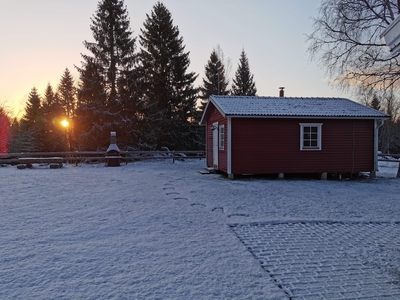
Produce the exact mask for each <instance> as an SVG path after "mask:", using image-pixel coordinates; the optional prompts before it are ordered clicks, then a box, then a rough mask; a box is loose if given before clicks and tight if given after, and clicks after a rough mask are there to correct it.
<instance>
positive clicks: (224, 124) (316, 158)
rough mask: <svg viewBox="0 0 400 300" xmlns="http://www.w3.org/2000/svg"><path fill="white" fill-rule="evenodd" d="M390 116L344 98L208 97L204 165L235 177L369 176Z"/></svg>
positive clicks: (374, 170)
mask: <svg viewBox="0 0 400 300" xmlns="http://www.w3.org/2000/svg"><path fill="white" fill-rule="evenodd" d="M389 117H390V116H389V115H387V114H384V113H382V112H380V111H377V110H374V109H372V108H369V107H367V106H364V105H362V104H359V103H356V102H353V101H351V100H348V99H343V98H295V97H257V96H254V97H247V96H214V95H213V96H211V97H210V99H209V101H208V103H207V105H206V107H205V110H204V113H203V116H202V119H201V124H203V125H205V127H206V154H207V166H208V167H213V168H215V169H216V170H219V171H222V172H225V173H227V174H228V175H229V178H233V177H234V174H238V175H239V174H279V175H280V176H283V174H285V173H319V174H321V175H322V178H326V176H327V174H328V173H337V174H342V173H358V172H371V175H372V176H374V175H375V172H376V171H377V169H378V161H377V152H378V128H379V127H380V126H381V125H383V122H384V120H385V119H387V118H389Z"/></svg>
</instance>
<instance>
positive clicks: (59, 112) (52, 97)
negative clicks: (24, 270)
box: [42, 83, 68, 151]
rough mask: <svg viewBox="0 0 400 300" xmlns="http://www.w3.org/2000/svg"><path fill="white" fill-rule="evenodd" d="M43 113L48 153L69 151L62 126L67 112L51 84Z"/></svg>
mask: <svg viewBox="0 0 400 300" xmlns="http://www.w3.org/2000/svg"><path fill="white" fill-rule="evenodd" d="M42 111H43V117H44V119H45V134H46V138H45V149H46V151H67V150H68V149H67V143H66V134H65V130H64V128H62V126H61V122H62V120H63V119H64V118H65V110H64V109H63V107H62V106H61V104H60V99H59V96H58V93H54V91H53V87H52V86H51V84H50V83H49V84H48V85H47V87H46V90H45V92H44V96H43V101H42Z"/></svg>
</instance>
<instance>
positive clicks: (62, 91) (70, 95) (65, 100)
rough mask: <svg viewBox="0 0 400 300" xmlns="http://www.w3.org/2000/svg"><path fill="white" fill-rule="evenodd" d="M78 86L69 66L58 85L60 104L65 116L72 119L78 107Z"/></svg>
mask: <svg viewBox="0 0 400 300" xmlns="http://www.w3.org/2000/svg"><path fill="white" fill-rule="evenodd" d="M75 95H76V88H75V86H74V79H73V78H72V75H71V73H70V71H69V70H68V68H66V69H65V71H64V74H63V75H62V77H61V80H60V84H59V85H58V96H59V100H60V104H61V106H62V107H63V109H64V113H65V117H66V118H67V119H68V120H70V119H72V118H73V117H74V114H75V107H76V96H75Z"/></svg>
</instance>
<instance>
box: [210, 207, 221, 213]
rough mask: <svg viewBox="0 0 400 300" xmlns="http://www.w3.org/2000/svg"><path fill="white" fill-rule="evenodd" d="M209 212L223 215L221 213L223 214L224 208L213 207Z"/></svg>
mask: <svg viewBox="0 0 400 300" xmlns="http://www.w3.org/2000/svg"><path fill="white" fill-rule="evenodd" d="M211 211H212V212H220V213H223V212H224V208H223V207H214V208H213V209H212V210H211Z"/></svg>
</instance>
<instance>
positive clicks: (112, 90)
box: [75, 0, 136, 149]
mask: <svg viewBox="0 0 400 300" xmlns="http://www.w3.org/2000/svg"><path fill="white" fill-rule="evenodd" d="M90 28H91V30H92V33H93V38H94V40H95V41H94V42H88V41H85V42H84V45H85V47H86V49H87V50H88V51H89V52H90V53H91V55H85V54H82V58H83V62H82V67H81V68H78V71H79V73H80V83H79V91H78V107H77V115H78V120H77V121H76V123H77V125H78V126H75V127H76V129H77V130H79V131H80V135H81V137H83V139H82V142H83V144H82V146H81V147H84V148H92V149H93V148H98V147H106V146H107V145H108V144H109V134H110V131H117V136H118V141H119V142H121V143H122V144H128V143H129V137H127V136H128V135H129V133H128V132H127V130H128V129H127V128H129V126H127V124H130V123H131V122H132V120H133V119H134V115H135V114H136V112H135V111H133V110H132V107H131V106H130V107H129V109H127V107H126V106H127V103H129V102H130V100H131V99H130V97H131V96H130V93H129V92H128V91H127V90H126V89H128V87H129V86H128V84H127V83H128V82H129V80H131V78H127V77H128V76H131V72H132V69H133V66H134V63H135V53H134V52H135V38H134V37H132V31H131V29H130V22H129V17H128V12H127V8H126V6H125V5H124V1H123V0H101V1H100V2H99V3H98V6H97V11H96V13H95V15H94V16H93V18H92V25H91V26H90ZM122 141H123V142H122Z"/></svg>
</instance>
